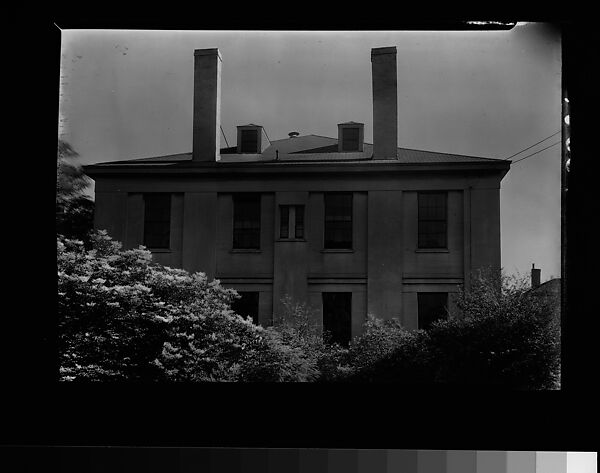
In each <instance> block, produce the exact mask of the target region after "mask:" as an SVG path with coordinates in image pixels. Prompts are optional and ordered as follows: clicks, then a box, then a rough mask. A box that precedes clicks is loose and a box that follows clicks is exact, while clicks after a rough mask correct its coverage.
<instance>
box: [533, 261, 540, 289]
mask: <svg viewBox="0 0 600 473" xmlns="http://www.w3.org/2000/svg"><path fill="white" fill-rule="evenodd" d="M541 277H542V270H541V269H535V263H533V264H532V265H531V289H535V288H536V287H540V279H541Z"/></svg>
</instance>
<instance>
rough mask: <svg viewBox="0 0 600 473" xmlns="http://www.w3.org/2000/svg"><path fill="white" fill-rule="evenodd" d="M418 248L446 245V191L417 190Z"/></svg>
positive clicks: (442, 246) (443, 246)
mask: <svg viewBox="0 0 600 473" xmlns="http://www.w3.org/2000/svg"><path fill="white" fill-rule="evenodd" d="M418 199H419V230H418V231H419V238H418V240H419V241H418V245H419V248H446V247H447V227H448V221H447V219H448V212H447V193H446V192H419V195H418Z"/></svg>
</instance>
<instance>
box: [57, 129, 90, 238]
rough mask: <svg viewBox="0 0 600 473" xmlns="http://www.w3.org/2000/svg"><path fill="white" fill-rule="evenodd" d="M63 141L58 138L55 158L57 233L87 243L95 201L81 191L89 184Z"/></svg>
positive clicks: (77, 157) (75, 153)
mask: <svg viewBox="0 0 600 473" xmlns="http://www.w3.org/2000/svg"><path fill="white" fill-rule="evenodd" d="M78 159H79V154H78V153H77V152H76V151H75V150H74V149H73V148H72V146H71V145H70V144H69V143H67V142H66V141H63V140H59V141H58V152H57V160H56V233H57V234H60V235H64V236H66V237H68V238H74V239H78V240H83V241H84V242H85V243H88V233H89V232H90V231H91V229H92V227H93V217H94V201H93V200H91V199H90V198H88V197H87V196H85V195H84V194H83V192H84V191H85V189H86V188H87V187H88V186H89V184H90V178H89V177H88V176H86V175H85V173H84V172H83V169H82V167H81V166H80V165H79V163H78V162H77V160H78Z"/></svg>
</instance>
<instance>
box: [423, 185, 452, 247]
mask: <svg viewBox="0 0 600 473" xmlns="http://www.w3.org/2000/svg"><path fill="white" fill-rule="evenodd" d="M432 195H440V196H443V197H444V206H443V209H444V216H443V218H432V217H428V218H425V217H422V215H421V212H422V205H421V198H422V197H424V196H432ZM440 222H443V224H444V230H443V235H444V238H443V240H444V241H443V243H442V244H441V245H440V246H435V245H434V246H432V245H431V244H426V242H430V241H431V239H432V237H431V236H430V235H431V234H436V233H440V232H431V231H430V232H425V231H424V229H422V225H424V224H426V223H434V224H435V223H440ZM417 249H419V250H447V249H448V191H418V192H417Z"/></svg>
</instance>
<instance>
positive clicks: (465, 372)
mask: <svg viewBox="0 0 600 473" xmlns="http://www.w3.org/2000/svg"><path fill="white" fill-rule="evenodd" d="M457 307H458V311H456V312H455V313H454V314H453V316H452V317H450V318H449V319H447V320H443V321H438V322H436V323H435V324H434V325H433V327H432V328H431V329H430V330H429V337H430V340H431V341H430V343H431V346H432V349H433V351H434V357H435V365H436V376H435V377H436V381H437V382H441V383H445V384H463V385H464V384H470V385H474V384H478V385H493V386H496V387H504V388H511V389H551V388H555V387H557V386H558V383H559V381H558V377H559V375H558V373H559V368H560V331H559V326H558V322H557V320H556V319H555V318H554V317H553V316H552V307H551V306H550V305H549V303H547V302H545V301H544V300H542V299H539V298H537V297H534V296H533V295H532V294H531V292H530V290H529V288H528V285H527V282H526V281H525V279H524V278H518V277H514V276H511V277H509V276H505V275H496V276H494V275H490V270H483V271H480V272H479V273H478V274H476V275H474V278H473V281H472V286H471V290H470V291H469V292H465V291H460V293H459V297H458V299H457Z"/></svg>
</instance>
